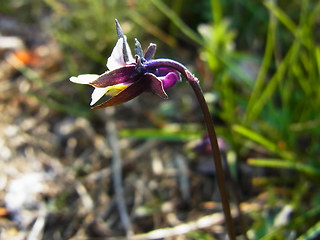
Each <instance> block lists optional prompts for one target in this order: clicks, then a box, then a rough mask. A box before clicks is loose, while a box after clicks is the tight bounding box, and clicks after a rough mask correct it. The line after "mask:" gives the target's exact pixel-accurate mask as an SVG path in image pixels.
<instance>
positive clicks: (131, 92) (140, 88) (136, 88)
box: [92, 78, 148, 109]
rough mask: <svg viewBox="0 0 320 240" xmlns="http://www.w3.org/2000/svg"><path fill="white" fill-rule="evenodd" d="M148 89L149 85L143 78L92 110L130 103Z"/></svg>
mask: <svg viewBox="0 0 320 240" xmlns="http://www.w3.org/2000/svg"><path fill="white" fill-rule="evenodd" d="M147 87H148V85H147V84H145V82H144V80H143V78H141V79H140V80H138V81H136V82H134V83H132V84H131V85H129V87H127V88H126V89H124V90H122V91H121V92H119V93H118V94H116V95H115V96H113V97H111V98H109V99H108V100H107V101H105V102H104V103H101V104H100V105H97V106H95V107H92V109H98V108H106V107H110V106H115V105H119V104H122V103H125V102H128V101H130V100H131V99H133V98H135V97H137V96H138V95H140V94H141V93H142V92H144V91H145V90H146V89H147Z"/></svg>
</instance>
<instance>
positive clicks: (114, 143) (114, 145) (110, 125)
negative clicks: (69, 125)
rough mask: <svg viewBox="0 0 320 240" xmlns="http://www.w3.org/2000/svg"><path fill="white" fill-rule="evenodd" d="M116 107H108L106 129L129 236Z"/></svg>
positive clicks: (122, 217)
mask: <svg viewBox="0 0 320 240" xmlns="http://www.w3.org/2000/svg"><path fill="white" fill-rule="evenodd" d="M113 113H114V108H107V109H106V114H107V119H108V121H107V123H106V129H107V133H108V140H109V142H110V147H111V149H112V152H113V154H112V173H113V174H112V177H113V185H114V191H115V195H116V202H117V206H118V210H119V215H120V219H121V222H122V224H123V226H124V228H125V230H126V235H127V237H128V238H130V236H132V235H133V230H132V226H131V223H130V219H129V216H128V212H127V207H126V204H125V201H124V198H123V188H122V164H121V162H122V161H121V155H120V150H119V144H118V137H117V130H116V125H115V123H114V120H113Z"/></svg>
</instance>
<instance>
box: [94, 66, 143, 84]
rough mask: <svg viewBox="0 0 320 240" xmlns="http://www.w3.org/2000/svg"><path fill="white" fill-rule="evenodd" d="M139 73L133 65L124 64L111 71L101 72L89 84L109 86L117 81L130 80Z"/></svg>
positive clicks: (117, 82)
mask: <svg viewBox="0 0 320 240" xmlns="http://www.w3.org/2000/svg"><path fill="white" fill-rule="evenodd" d="M138 75H139V72H138V71H137V70H136V69H135V65H130V66H125V67H122V68H118V69H115V70H113V71H109V72H105V73H103V74H101V75H100V76H99V77H98V78H97V80H95V81H92V82H91V83H90V85H92V86H94V87H98V88H104V87H109V86H112V85H116V84H119V83H125V82H131V81H134V80H135V78H137V76H138Z"/></svg>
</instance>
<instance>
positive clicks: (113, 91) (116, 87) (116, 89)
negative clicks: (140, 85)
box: [106, 83, 131, 97]
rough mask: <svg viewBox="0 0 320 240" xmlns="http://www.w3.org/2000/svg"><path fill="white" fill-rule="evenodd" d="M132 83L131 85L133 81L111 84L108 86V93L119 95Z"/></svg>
mask: <svg viewBox="0 0 320 240" xmlns="http://www.w3.org/2000/svg"><path fill="white" fill-rule="evenodd" d="M130 85H131V83H130V84H121V85H120V84H119V85H114V86H110V87H108V90H107V92H106V94H107V95H110V96H111V97H113V96H115V95H117V94H118V93H120V92H121V91H123V90H124V89H126V88H127V87H129V86H130Z"/></svg>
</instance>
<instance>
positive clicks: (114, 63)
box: [107, 38, 134, 71]
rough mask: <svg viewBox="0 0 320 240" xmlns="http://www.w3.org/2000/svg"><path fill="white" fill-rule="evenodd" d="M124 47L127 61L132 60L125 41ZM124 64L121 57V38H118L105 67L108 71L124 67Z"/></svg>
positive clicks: (131, 61)
mask: <svg viewBox="0 0 320 240" xmlns="http://www.w3.org/2000/svg"><path fill="white" fill-rule="evenodd" d="M125 45H126V49H127V53H128V58H129V63H133V62H134V58H133V57H132V53H131V50H130V47H129V45H128V44H127V41H126V44H125ZM125 65H126V63H125V61H124V57H123V38H119V39H118V42H117V43H116V46H115V47H114V48H113V50H112V53H111V56H110V57H109V58H108V61H107V67H108V69H109V70H110V71H112V70H115V69H118V68H121V67H124V66H125Z"/></svg>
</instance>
